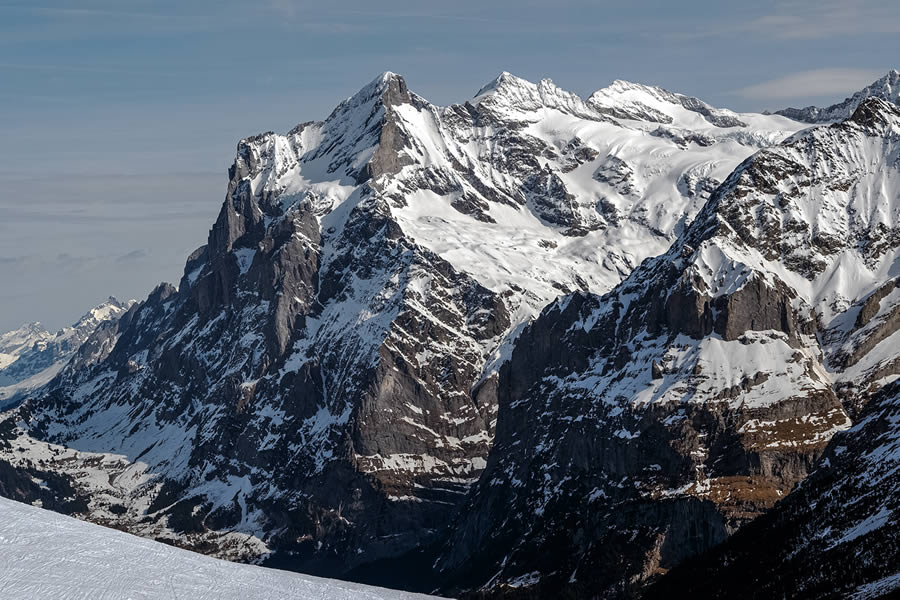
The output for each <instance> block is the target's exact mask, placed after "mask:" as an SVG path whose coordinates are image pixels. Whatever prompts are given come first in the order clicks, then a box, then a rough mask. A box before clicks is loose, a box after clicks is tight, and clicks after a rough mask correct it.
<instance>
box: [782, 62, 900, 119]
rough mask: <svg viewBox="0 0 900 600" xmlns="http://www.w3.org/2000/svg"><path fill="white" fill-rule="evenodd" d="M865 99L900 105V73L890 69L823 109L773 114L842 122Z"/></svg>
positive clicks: (795, 110)
mask: <svg viewBox="0 0 900 600" xmlns="http://www.w3.org/2000/svg"><path fill="white" fill-rule="evenodd" d="M866 98H881V99H882V100H884V101H886V102H888V103H891V104H898V103H900V71H898V70H897V69H891V70H890V71H888V72H887V73H885V74H884V75H883V76H882V77H880V78H879V79H877V80H875V81H873V82H872V83H870V84H869V85H867V86H866V87H864V88H863V89H861V90H859V91H858V92H856V93H855V94H853V95H852V96H850V97H848V98H846V99H844V100H843V101H841V102H838V103H837V104H832V105H831V106H827V107H824V108H821V107H818V106H807V107H806V108H785V109H782V110H778V111H775V114H777V115H782V116H785V117H788V118H790V119H794V120H796V121H803V122H805V123H829V122H833V121H844V120H846V119H849V118H850V117H851V116H852V115H853V113H854V111H856V109H857V107H858V106H859V105H860V104H861V103H862V102H863V100H865V99H866Z"/></svg>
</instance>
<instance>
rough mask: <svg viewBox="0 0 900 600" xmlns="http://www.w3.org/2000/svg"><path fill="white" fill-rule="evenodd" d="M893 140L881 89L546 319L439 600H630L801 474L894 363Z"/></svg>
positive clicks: (773, 151)
mask: <svg viewBox="0 0 900 600" xmlns="http://www.w3.org/2000/svg"><path fill="white" fill-rule="evenodd" d="M898 148H900V109H898V108H896V107H895V106H893V105H890V104H887V103H885V102H883V101H882V100H878V99H869V100H867V101H865V102H863V103H862V104H861V105H860V106H859V107H858V108H857V110H856V111H855V112H854V114H853V115H852V117H851V118H850V119H848V120H846V121H845V122H843V123H840V124H836V125H832V126H830V127H823V128H817V129H812V130H808V131H806V132H802V133H799V134H796V135H795V136H793V137H791V138H789V139H788V140H786V141H784V142H783V143H781V144H780V145H778V146H775V147H772V148H770V149H766V150H762V151H760V152H759V153H758V154H756V155H755V156H753V157H752V158H750V159H748V160H747V161H745V162H744V163H743V164H742V165H740V166H739V167H738V168H737V169H736V170H735V171H734V173H732V174H731V175H730V176H729V177H728V178H727V179H726V180H725V182H724V183H723V185H721V186H720V187H719V188H718V189H717V190H716V191H715V192H714V193H713V194H712V196H711V198H710V200H709V201H708V202H707V204H706V205H705V206H704V208H703V209H702V210H701V212H700V213H699V215H698V216H697V218H696V219H695V220H694V222H693V223H691V225H690V226H689V227H688V228H687V229H686V230H685V232H684V234H683V235H682V236H681V237H680V238H679V239H678V240H677V241H676V242H675V243H674V244H673V246H672V247H671V248H670V249H669V251H668V252H667V253H666V254H664V255H662V256H660V257H657V258H654V259H649V260H647V261H645V262H644V263H643V264H642V265H641V266H640V267H638V268H637V269H636V270H635V271H634V272H633V273H632V274H631V275H630V276H629V277H628V278H627V279H626V280H625V281H624V282H623V283H622V284H620V285H619V286H617V287H616V288H615V289H614V290H613V291H611V292H610V293H608V294H606V295H604V296H596V295H591V294H583V293H578V294H575V295H570V296H568V297H565V298H563V299H560V300H558V301H557V302H556V303H554V304H553V305H551V306H549V307H548V308H546V309H545V310H544V311H543V312H542V314H541V316H540V317H539V318H538V319H537V320H536V321H535V322H534V323H533V324H531V325H530V326H529V327H528V328H526V330H525V331H524V332H523V334H522V335H521V336H520V337H519V339H518V341H517V344H516V346H515V349H514V351H513V353H512V357H511V359H510V361H509V362H507V363H506V364H504V365H503V367H502V368H501V370H500V377H499V383H498V397H499V402H500V408H499V413H498V422H497V432H496V438H495V443H494V448H493V450H492V453H491V455H490V457H489V459H488V465H487V468H486V470H485V472H484V474H483V475H482V477H481V479H480V480H479V483H478V485H477V486H476V487H475V488H473V492H472V493H471V495H470V497H469V499H468V501H467V503H466V505H465V506H464V508H463V509H462V510H461V512H460V516H459V518H458V521H457V522H456V524H455V526H454V527H453V533H452V534H451V536H450V540H449V541H448V542H447V543H446V544H445V546H444V550H443V553H442V555H441V557H440V559H439V562H438V567H439V569H440V570H441V571H442V573H443V574H444V576H445V577H447V579H448V581H449V584H448V586H449V587H448V588H447V589H449V590H450V591H453V590H465V589H473V588H474V589H480V590H481V591H482V592H484V593H486V594H497V595H509V596H513V597H517V596H521V597H540V596H541V595H542V594H549V593H551V592H552V593H556V594H558V593H560V591H561V590H567V591H568V592H570V593H572V594H574V595H575V596H579V595H590V596H591V597H622V596H630V595H634V594H637V593H639V591H640V589H641V588H642V587H643V586H644V585H646V584H647V582H648V581H652V579H653V578H654V577H655V576H657V575H658V574H660V573H664V572H665V571H666V570H668V569H670V568H672V567H674V566H675V565H677V564H678V563H679V562H680V561H682V560H684V559H686V558H687V557H689V556H691V555H693V554H696V553H698V552H702V551H704V550H708V549H709V548H711V547H712V546H714V545H715V544H718V543H720V542H722V541H723V540H724V539H726V537H727V536H728V535H729V534H731V533H732V532H734V531H735V530H737V529H738V528H739V527H740V526H742V525H744V524H745V523H747V522H749V521H751V520H752V519H754V518H756V517H758V516H759V515H761V514H763V513H764V512H765V511H767V510H768V509H769V508H771V507H772V506H773V505H774V504H775V503H776V501H778V500H779V499H781V498H783V497H785V496H787V495H788V493H789V492H791V490H792V489H793V488H794V486H795V485H796V484H798V483H799V482H801V481H803V480H804V478H805V477H806V476H807V474H808V473H810V472H811V471H812V470H813V469H814V468H815V465H816V461H817V460H818V459H819V457H820V456H821V455H822V453H823V452H824V450H825V448H826V445H827V444H828V441H829V440H830V439H831V437H832V436H833V435H834V434H835V433H836V432H839V431H842V430H845V429H847V428H848V427H850V424H851V421H850V419H849V417H848V413H849V412H854V411H855V410H856V408H854V406H852V404H853V403H852V402H847V403H846V404H844V403H842V401H841V398H843V399H844V400H845V401H846V400H847V399H848V398H849V397H850V396H853V395H855V394H854V393H853V392H852V391H850V390H851V387H850V386H852V389H855V390H864V391H865V394H866V395H867V397H871V395H872V394H874V393H876V392H877V390H878V389H879V388H880V387H881V386H882V385H884V383H885V382H886V381H889V380H890V378H885V372H886V371H885V370H886V369H890V368H892V365H895V364H896V351H895V348H896V346H895V345H894V344H893V343H892V342H893V338H892V337H891V335H893V332H894V331H895V329H896V327H895V325H894V315H893V306H894V305H893V304H891V302H892V300H893V299H895V298H894V295H892V294H894V291H893V289H890V290H885V289H884V288H883V287H882V286H884V285H885V284H886V279H887V278H888V277H889V276H890V275H889V274H890V273H892V272H893V270H894V269H896V257H897V256H898V254H900V243H898V241H897V240H895V239H894V238H893V237H892V236H890V235H889V234H885V232H890V231H893V230H894V229H895V228H896V227H897V226H898V224H900V223H898V220H897V219H898V215H900V213H898V211H897V205H898V201H900V200H898V199H900V171H898V168H897V164H896V161H895V158H894V157H895V156H896V152H897V151H898ZM874 237H878V238H879V240H880V242H879V243H878V244H875V245H872V244H868V243H860V240H866V241H868V240H870V239H872V238H874ZM823 239H824V240H828V242H827V243H825V242H823V241H822V240H823ZM891 285H893V283H891ZM878 290H880V291H878ZM873 293H874V294H875V297H878V296H880V299H879V300H880V301H879V306H878V308H877V309H876V308H875V307H874V306H873V301H872V300H870V298H872V297H873V296H872V294H873ZM885 298H887V299H888V300H887V301H883V300H884V299H885ZM866 306H868V307H869V308H865V307H866ZM863 309H865V314H864V316H863V317H861V318H862V320H863V321H866V325H865V326H864V327H863V328H859V327H855V328H854V324H856V323H857V322H858V321H857V315H858V314H860V313H862V311H863ZM866 319H868V320H866ZM876 332H880V333H876ZM869 339H871V340H872V341H871V342H867V341H866V340H869ZM853 352H858V353H859V355H860V356H859V358H858V359H856V360H857V362H852V360H846V359H839V358H838V357H842V356H847V355H848V353H849V355H851V356H852V355H853ZM847 365H850V366H847Z"/></svg>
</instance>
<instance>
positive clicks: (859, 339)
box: [0, 73, 900, 595]
mask: <svg viewBox="0 0 900 600" xmlns="http://www.w3.org/2000/svg"><path fill="white" fill-rule="evenodd" d="M870 95H871V94H870ZM858 104H859V105H858V106H855V107H854V108H855V110H854V111H853V112H852V115H848V116H849V118H848V119H846V120H844V121H842V122H840V123H836V124H833V125H828V126H821V127H816V128H812V129H807V128H808V127H809V125H808V124H806V123H800V122H798V121H794V120H791V119H789V118H786V117H784V116H780V115H760V114H750V113H734V112H731V111H728V110H724V109H718V108H715V107H712V106H710V105H708V104H706V103H704V102H702V101H701V100H699V99H696V98H693V97H691V96H686V95H682V94H677V93H673V92H669V91H667V90H663V89H661V88H657V87H652V86H645V85H639V84H632V83H627V82H622V81H616V82H614V83H613V84H612V85H611V86H609V87H607V88H604V89H602V90H599V91H597V92H595V93H594V94H592V95H591V96H590V97H589V98H587V99H586V100H585V99H582V98H579V97H578V96H576V95H574V94H572V93H569V92H566V91H565V90H561V89H559V88H558V87H556V86H555V85H554V84H553V83H552V82H550V81H549V80H544V81H541V82H540V83H537V84H534V83H530V82H527V81H524V80H522V79H519V78H516V77H514V76H512V75H510V74H508V73H504V74H501V75H500V76H499V77H497V78H496V79H495V80H493V81H492V82H490V83H488V84H487V85H486V86H484V87H483V88H482V89H481V90H479V91H478V92H477V93H476V95H475V96H474V97H473V98H472V99H471V100H469V101H467V102H465V103H462V104H456V105H452V106H448V107H440V106H435V105H433V104H431V103H429V102H428V101H427V100H425V99H424V98H422V97H420V96H418V95H416V94H415V93H413V92H411V91H409V90H408V89H407V87H406V83H405V82H404V80H403V79H402V77H400V76H398V75H395V74H393V73H385V74H383V75H382V76H380V77H378V78H376V79H375V80H374V81H372V82H371V83H369V84H368V85H366V86H365V87H363V88H362V89H361V90H360V91H359V92H357V93H356V94H354V95H353V96H351V97H350V98H348V99H347V100H345V101H344V102H342V103H341V104H340V105H338V106H337V107H336V108H335V110H334V111H333V112H332V113H331V114H330V115H329V116H328V117H327V118H326V119H325V120H324V121H315V122H306V123H303V124H301V125H298V126H297V127H295V128H294V129H292V130H291V131H290V132H288V133H287V134H284V135H278V134H274V133H265V134H261V135H258V136H253V137H250V138H247V139H244V140H242V141H241V142H240V143H239V144H238V148H237V156H236V158H235V161H234V164H233V166H232V168H231V169H230V171H229V176H228V184H227V192H226V198H225V202H224V203H223V206H222V209H221V211H220V213H219V216H218V219H217V220H216V223H215V224H214V226H213V227H212V230H211V231H210V233H209V237H208V240H207V244H206V245H204V246H202V247H200V248H198V250H197V251H195V252H194V253H192V254H191V256H189V257H188V259H187V261H186V265H185V269H184V276H183V277H182V279H181V281H180V283H179V286H178V287H177V288H176V287H174V286H172V285H169V284H162V285H160V286H159V287H157V288H156V289H155V290H154V291H153V293H152V294H151V295H150V296H149V297H148V298H147V299H146V300H145V301H143V302H141V303H138V304H135V305H133V306H131V307H130V308H128V310H127V311H124V312H122V313H121V315H119V316H118V318H112V319H109V320H105V321H104V322H103V323H101V324H99V325H98V326H95V329H94V332H93V334H91V336H90V337H88V339H87V340H86V341H85V342H84V343H83V344H81V345H80V346H79V347H78V348H77V350H75V351H74V353H73V354H72V355H71V356H70V357H69V360H68V363H67V366H65V367H64V368H63V369H62V370H60V372H59V373H58V374H57V376H56V377H55V378H54V379H53V380H52V381H51V382H50V383H49V384H47V385H45V386H43V387H41V388H40V389H39V390H35V391H33V392H31V393H30V394H29V395H28V399H27V400H26V401H25V402H24V403H23V404H22V405H21V406H20V407H18V408H17V409H15V410H13V411H9V412H7V413H5V414H4V415H2V417H0V495H4V496H8V497H13V498H16V499H20V500H23V501H26V502H34V501H40V502H41V504H42V505H43V506H45V507H48V508H53V509H54V510H59V511H61V512H66V513H71V514H77V515H80V516H83V517H85V518H88V519H90V520H93V521H96V522H99V523H102V524H106V525H110V526H114V527H117V528H122V529H125V530H128V531H130V532H133V533H138V534H140V535H143V536H146V537H153V538H158V539H163V540H166V541H168V542H170V543H173V544H176V545H180V546H184V547H187V548H193V549H197V550H200V551H203V552H205V553H209V554H213V555H216V556H219V557H226V558H233V559H240V560H245V561H255V562H264V561H267V562H268V563H269V564H273V565H278V566H283V567H288V568H292V569H298V570H307V571H310V572H316V573H321V574H329V575H338V576H345V577H356V578H362V579H365V578H370V577H371V576H372V574H373V573H375V572H378V573H379V574H383V573H385V572H388V573H392V574H393V576H392V578H391V577H388V578H387V579H381V581H386V582H390V583H395V584H396V585H404V586H414V585H417V583H414V581H415V580H417V578H418V584H419V585H422V586H426V585H429V586H433V585H436V584H440V585H443V586H444V587H443V588H442V589H443V590H445V591H446V590H460V591H471V590H473V589H482V590H483V591H485V593H488V594H491V593H497V594H501V595H502V594H516V593H521V594H523V595H528V594H540V593H546V594H550V593H557V592H558V591H559V590H560V589H562V588H566V587H568V588H569V590H570V591H573V592H574V593H578V592H580V591H585V590H588V589H590V590H594V591H597V590H600V591H602V590H606V592H608V593H609V594H620V593H621V594H628V593H631V592H632V591H633V590H635V589H638V588H640V587H641V586H643V585H645V584H646V582H648V581H650V580H652V579H653V578H654V577H655V576H656V575H658V574H659V573H662V572H664V571H665V570H667V569H668V568H670V567H671V566H673V565H675V564H677V563H678V562H680V561H681V560H683V559H685V558H687V557H689V556H692V555H694V554H696V553H699V552H703V551H705V550H707V549H709V548H710V547H712V546H713V545H714V544H716V543H718V542H721V541H723V540H724V539H726V538H727V537H728V536H729V535H730V534H731V533H732V532H734V531H735V530H736V529H737V528H739V527H741V526H742V525H744V524H745V523H747V522H749V521H750V520H752V519H753V518H755V517H757V516H758V515H760V514H762V513H764V512H765V511H767V510H769V509H770V508H771V507H772V506H773V504H774V503H775V502H776V501H777V500H778V499H780V498H783V497H784V496H786V495H787V494H788V493H789V492H790V491H791V489H792V487H793V486H794V485H795V484H796V483H797V482H798V481H801V480H802V479H803V478H804V477H806V475H807V474H808V473H809V472H810V471H811V470H813V469H814V468H815V465H816V464H817V462H816V461H817V460H819V458H820V456H821V455H822V453H823V452H824V451H825V448H826V447H827V445H828V444H829V440H830V439H831V438H832V436H833V435H834V434H835V433H836V432H839V431H843V430H846V429H848V428H849V427H850V426H851V422H852V419H853V418H855V417H856V415H857V414H861V413H860V411H863V410H865V407H866V405H867V401H868V399H869V398H871V397H873V395H875V394H877V393H878V391H879V390H880V389H881V387H882V386H883V385H884V384H885V383H888V382H890V381H891V380H892V378H894V377H896V374H897V373H898V372H900V360H897V356H896V352H895V351H894V350H893V348H894V347H895V344H894V342H895V341H896V340H895V339H894V337H896V336H895V333H896V329H897V327H898V325H900V319H898V317H897V315H898V314H900V313H898V312H897V311H895V310H894V303H895V301H896V299H897V298H896V296H897V294H898V292H897V284H896V279H895V278H896V277H897V273H898V272H897V267H896V266H895V263H896V258H897V255H898V247H900V234H898V231H900V202H898V195H900V187H898V184H900V180H898V171H897V156H898V153H900V142H898V139H900V134H898V131H900V125H898V123H900V121H898V118H900V117H898V110H897V108H896V107H895V106H894V105H892V104H890V103H887V102H884V101H882V100H879V99H876V98H870V99H867V100H865V101H861V102H860V103H858ZM548 304H549V306H548ZM123 308H124V307H123ZM33 335H35V336H40V335H41V334H40V333H39V332H35V333H34V334H33ZM13 337H15V336H13ZM13 337H10V340H12V339H13ZM26 337H27V335H25V334H20V335H19V338H21V339H22V340H25V338H26ZM19 338H16V339H19ZM16 343H18V346H16V348H21V347H22V345H23V344H25V343H26V342H25V341H22V342H16ZM13 345H14V344H13V342H10V348H12V346H13ZM33 345H34V342H32V346H33ZM495 434H496V442H494V440H495ZM476 482H478V483H477V485H473V484H475V483H476ZM448 536H449V539H448ZM435 548H437V549H438V550H436V552H437V553H438V554H439V556H437V555H435V556H432V554H431V552H432V551H433V550H434V549H435ZM435 558H437V559H438V560H437V562H434V560H433V559H435ZM398 564H399V565H403V567H402V568H394V567H395V566H396V565H398ZM432 564H435V565H436V569H437V571H436V572H435V573H432V572H431V571H429V567H430V565H432ZM410 565H415V568H410ZM438 578H439V579H438ZM423 589H424V588H423ZM428 589H432V588H428ZM592 593H594V592H592ZM597 593H599V592H597Z"/></svg>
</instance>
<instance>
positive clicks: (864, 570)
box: [642, 384, 900, 599]
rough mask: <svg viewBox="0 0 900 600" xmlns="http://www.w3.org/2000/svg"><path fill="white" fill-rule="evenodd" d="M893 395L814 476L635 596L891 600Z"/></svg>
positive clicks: (848, 434) (898, 391) (898, 498)
mask: <svg viewBox="0 0 900 600" xmlns="http://www.w3.org/2000/svg"><path fill="white" fill-rule="evenodd" d="M898 417H900V387H898V385H897V384H894V385H891V386H889V387H886V388H885V389H883V390H882V391H881V392H879V393H878V394H876V396H875V397H874V398H873V399H872V400H871V401H870V402H869V403H868V404H867V405H866V407H865V409H864V411H863V412H862V414H860V419H859V421H858V423H857V424H856V425H855V426H854V427H853V428H851V429H849V430H847V431H845V432H843V433H840V434H838V435H836V436H835V437H834V438H833V439H832V441H831V444H830V445H829V447H828V450H827V451H826V452H825V454H824V456H823V457H822V459H821V460H820V461H819V462H818V464H817V465H816V468H815V470H814V472H813V473H812V474H811V475H810V476H809V477H808V478H807V479H806V480H805V481H804V482H803V484H802V485H800V486H799V487H798V488H797V489H796V490H795V491H794V492H792V493H791V494H790V495H789V496H788V497H787V498H786V499H784V500H782V501H781V502H779V503H778V504H777V505H776V506H775V508H774V509H773V510H772V511H771V512H769V513H767V514H766V515H764V516H762V517H760V518H759V519H758V520H756V521H754V522H753V523H751V524H749V525H748V526H747V527H745V528H743V529H742V530H741V531H739V532H738V533H737V534H735V535H734V536H733V537H732V538H731V539H729V540H728V541H727V542H726V543H725V544H723V545H722V546H720V547H718V548H716V549H714V550H713V551H711V552H709V553H707V554H705V555H703V556H701V557H698V558H696V559H694V560H691V561H687V562H685V563H684V564H683V565H681V566H679V567H676V568H675V569H674V570H673V571H672V572H670V573H669V574H667V575H666V576H664V577H662V578H661V579H660V580H659V581H658V582H657V583H656V584H655V585H653V586H652V587H651V588H650V589H649V590H648V591H647V592H646V594H645V595H644V596H642V597H644V598H648V599H650V598H671V597H672V595H673V594H676V595H691V596H695V597H703V598H733V597H736V596H740V597H741V598H776V597H785V598H848V597H851V596H852V597H856V596H855V594H859V595H860V596H863V597H867V598H880V597H891V596H890V593H891V592H893V593H894V594H896V590H897V589H898V587H900V582H897V578H896V572H897V565H898V564H900V545H898V543H897V539H898V534H900V520H898V518H897V515H898V514H900V512H898V510H900V472H898V469H900V459H898V457H900V441H898V440H900V431H898V430H897V423H898V422H900V420H898Z"/></svg>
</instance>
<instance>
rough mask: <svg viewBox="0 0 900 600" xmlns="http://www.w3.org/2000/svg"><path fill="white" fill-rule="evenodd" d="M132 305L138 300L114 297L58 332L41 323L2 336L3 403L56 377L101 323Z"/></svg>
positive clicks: (0, 388) (0, 376) (0, 373)
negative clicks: (48, 329) (128, 300)
mask: <svg viewBox="0 0 900 600" xmlns="http://www.w3.org/2000/svg"><path fill="white" fill-rule="evenodd" d="M132 304H134V300H132V301H130V302H124V303H123V302H119V301H118V300H116V299H115V298H113V297H111V296H110V298H109V300H107V301H106V302H104V303H103V304H100V305H99V306H96V307H94V308H93V309H91V310H90V311H89V312H88V313H86V314H85V315H84V316H83V317H81V318H80V319H79V320H78V321H77V322H76V323H74V324H73V325H72V326H70V327H64V328H62V329H60V330H59V331H57V332H56V333H50V332H49V331H47V330H46V329H44V327H43V326H42V325H41V324H40V323H27V324H25V325H23V326H22V327H20V328H19V329H16V330H13V331H9V332H7V333H4V334H2V335H0V406H8V405H9V404H10V403H11V402H15V399H16V398H17V397H22V396H24V394H26V393H27V392H29V391H30V390H33V389H35V388H38V387H40V386H42V385H44V384H46V383H47V382H49V381H50V380H51V379H53V377H54V376H55V375H56V374H57V373H58V372H59V371H60V369H62V367H63V366H64V365H65V364H66V362H67V361H68V360H69V359H70V358H71V357H72V355H73V354H75V352H76V351H77V350H78V349H79V347H81V345H82V344H83V343H84V342H85V340H87V338H88V337H89V336H90V335H91V334H92V333H93V332H94V330H96V329H97V327H98V326H99V325H100V324H101V323H105V322H107V321H111V320H114V319H117V318H118V317H119V316H121V315H122V314H123V313H124V312H125V311H126V310H128V307H130V306H131V305H132Z"/></svg>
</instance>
